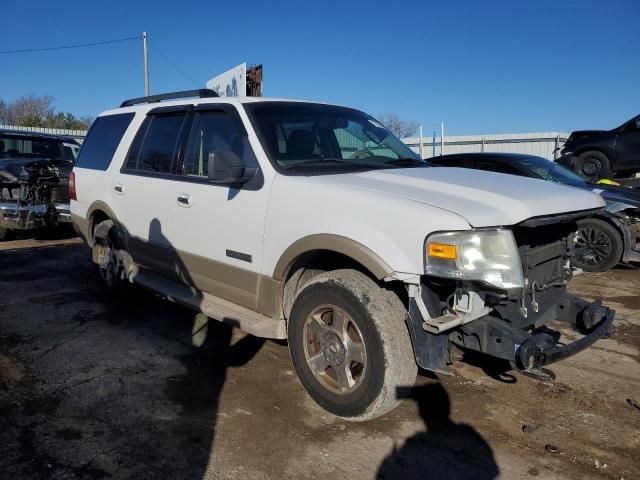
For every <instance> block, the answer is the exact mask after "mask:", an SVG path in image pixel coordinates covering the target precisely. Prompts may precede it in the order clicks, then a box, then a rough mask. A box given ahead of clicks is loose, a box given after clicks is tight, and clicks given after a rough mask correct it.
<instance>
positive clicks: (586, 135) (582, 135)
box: [565, 130, 609, 146]
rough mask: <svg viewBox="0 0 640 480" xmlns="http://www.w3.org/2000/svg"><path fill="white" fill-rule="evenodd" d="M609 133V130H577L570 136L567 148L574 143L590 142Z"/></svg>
mask: <svg viewBox="0 0 640 480" xmlns="http://www.w3.org/2000/svg"><path fill="white" fill-rule="evenodd" d="M606 133H609V131H608V130H576V131H575V132H572V133H571V135H569V138H568V139H567V141H566V143H565V146H567V145H571V144H572V143H574V142H580V141H582V140H588V139H590V138H593V137H599V136H600V135H604V134H606Z"/></svg>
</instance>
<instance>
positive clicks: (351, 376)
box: [303, 305, 367, 395]
mask: <svg viewBox="0 0 640 480" xmlns="http://www.w3.org/2000/svg"><path fill="white" fill-rule="evenodd" d="M303 338H304V342H305V343H304V353H305V358H306V360H307V364H308V365H309V368H310V369H311V371H312V372H313V375H314V376H315V377H316V378H317V379H318V381H319V382H320V383H321V384H322V385H323V386H324V387H325V388H327V389H328V390H330V391H332V392H334V393H336V394H339V395H346V394H349V393H351V392H353V391H354V390H356V389H357V388H358V387H359V386H360V385H361V384H362V382H363V380H364V378H365V374H366V371H367V351H366V347H365V344H364V341H363V338H362V333H361V332H360V329H359V328H358V325H357V324H356V323H355V322H354V320H353V319H352V318H351V316H349V315H348V314H347V313H346V312H345V311H344V310H342V309H341V308H338V307H336V306H333V305H321V306H319V307H317V308H316V309H314V310H313V311H312V312H311V313H310V314H309V316H308V317H307V320H306V322H305V326H304V332H303Z"/></svg>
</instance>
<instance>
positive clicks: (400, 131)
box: [378, 112, 418, 138]
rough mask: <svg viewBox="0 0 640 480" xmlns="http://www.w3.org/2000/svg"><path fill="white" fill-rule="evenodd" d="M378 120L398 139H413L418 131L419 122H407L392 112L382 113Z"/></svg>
mask: <svg viewBox="0 0 640 480" xmlns="http://www.w3.org/2000/svg"><path fill="white" fill-rule="evenodd" d="M378 120H379V121H380V123H382V124H383V125H384V126H385V127H387V128H388V129H389V130H391V132H392V133H393V134H395V136H396V137H398V138H406V137H411V136H413V135H415V134H416V131H417V130H418V122H405V121H404V120H401V119H400V117H399V116H398V115H397V114H395V113H392V112H388V113H381V114H380V115H379V116H378Z"/></svg>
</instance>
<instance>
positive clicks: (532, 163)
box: [519, 157, 589, 187]
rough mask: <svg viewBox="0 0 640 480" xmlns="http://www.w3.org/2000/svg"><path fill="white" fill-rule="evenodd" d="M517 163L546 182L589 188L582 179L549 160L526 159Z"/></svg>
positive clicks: (538, 158)
mask: <svg viewBox="0 0 640 480" xmlns="http://www.w3.org/2000/svg"><path fill="white" fill-rule="evenodd" d="M519 162H520V164H522V165H523V166H525V167H527V168H528V169H529V170H531V171H532V172H533V173H534V174H535V175H537V176H538V177H540V178H541V179H543V180H547V181H548V182H555V183H562V184H563V185H570V186H572V187H588V186H589V185H588V183H587V182H586V181H585V179H584V178H582V177H581V176H579V175H576V174H575V173H573V172H572V171H571V170H569V169H567V168H565V167H563V166H562V165H558V164H557V163H555V162H553V161H551V160H546V159H544V158H540V157H527V158H523V159H522V160H519Z"/></svg>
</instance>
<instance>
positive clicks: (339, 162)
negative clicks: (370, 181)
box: [281, 158, 382, 170]
mask: <svg viewBox="0 0 640 480" xmlns="http://www.w3.org/2000/svg"><path fill="white" fill-rule="evenodd" d="M326 164H334V165H335V164H337V165H346V166H351V167H380V166H382V165H381V164H380V163H377V164H375V163H365V162H354V161H353V160H345V159H342V158H325V159H322V160H307V161H301V162H296V163H292V164H289V165H282V164H281V166H282V168H284V169H285V170H289V169H292V168H296V167H305V166H311V167H318V166H320V167H321V166H324V165H326Z"/></svg>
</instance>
